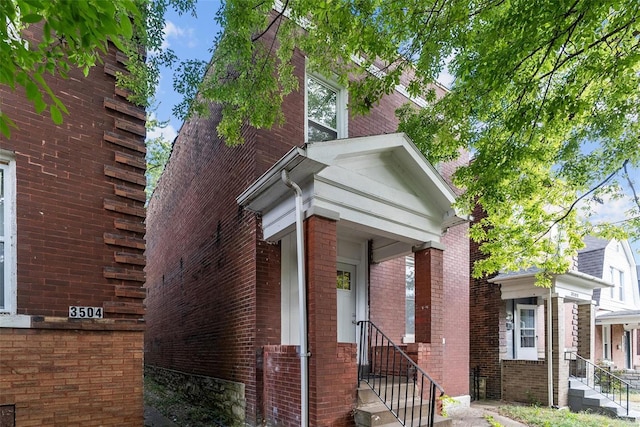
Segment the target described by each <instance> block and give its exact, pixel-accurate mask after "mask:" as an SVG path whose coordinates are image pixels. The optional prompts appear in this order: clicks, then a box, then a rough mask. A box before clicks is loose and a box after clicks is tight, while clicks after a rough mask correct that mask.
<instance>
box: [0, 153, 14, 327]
mask: <svg viewBox="0 0 640 427" xmlns="http://www.w3.org/2000/svg"><path fill="white" fill-rule="evenodd" d="M15 212H16V210H15V162H14V161H13V158H9V157H8V156H7V155H3V152H2V150H0V313H12V314H15V311H16V306H15V305H16V288H15V287H16V284H15V283H16V278H15V266H16V258H15V235H16V232H15V224H16V218H15Z"/></svg>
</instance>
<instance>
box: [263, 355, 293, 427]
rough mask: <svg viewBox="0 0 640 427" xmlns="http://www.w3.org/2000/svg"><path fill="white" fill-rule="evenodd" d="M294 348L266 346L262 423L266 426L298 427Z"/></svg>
mask: <svg viewBox="0 0 640 427" xmlns="http://www.w3.org/2000/svg"><path fill="white" fill-rule="evenodd" d="M297 348H298V347H297V346H265V347H264V349H263V357H264V375H263V378H264V380H263V382H264V384H265V386H264V410H263V413H264V420H266V422H267V424H268V425H277V426H283V427H284V426H287V427H297V426H299V425H300V357H299V356H298V351H297Z"/></svg>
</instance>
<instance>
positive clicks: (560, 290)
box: [489, 269, 613, 303]
mask: <svg viewBox="0 0 640 427" xmlns="http://www.w3.org/2000/svg"><path fill="white" fill-rule="evenodd" d="M537 273H538V270H534V269H532V270H526V271H521V272H515V273H506V274H499V275H498V276H496V277H494V278H492V279H489V282H490V283H497V284H499V285H501V288H500V293H501V296H502V299H503V300H507V299H518V298H531V297H542V298H548V297H549V294H551V296H552V297H561V298H564V299H566V300H568V301H576V302H579V303H590V302H591V301H592V299H593V297H592V295H593V290H594V289H598V288H610V287H612V286H613V285H612V284H611V283H609V282H606V281H604V280H602V279H599V278H597V277H594V276H590V275H588V274H584V273H581V272H579V271H573V270H571V271H568V272H566V273H564V274H557V275H554V276H553V277H552V278H551V289H550V290H549V288H543V287H540V286H536V274H537Z"/></svg>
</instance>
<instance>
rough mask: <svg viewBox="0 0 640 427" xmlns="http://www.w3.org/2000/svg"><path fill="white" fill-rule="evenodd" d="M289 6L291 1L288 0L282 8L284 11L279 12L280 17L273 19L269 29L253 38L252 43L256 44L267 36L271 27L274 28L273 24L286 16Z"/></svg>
mask: <svg viewBox="0 0 640 427" xmlns="http://www.w3.org/2000/svg"><path fill="white" fill-rule="evenodd" d="M288 5H289V0H286V1H285V2H284V6H282V10H281V11H280V12H278V16H276V17H275V18H273V20H272V21H271V22H270V23H269V25H268V26H267V28H265V30H264V31H263V32H261V33H260V34H258V35H257V36H254V37H252V38H251V43H254V42H256V41H257V40H259V39H260V38H261V37H262V36H264V35H265V34H267V32H268V31H269V30H270V29H271V27H273V24H275V23H276V21H278V20H279V19H280V18H282V16H283V15H284V11H285V10H287V6H288Z"/></svg>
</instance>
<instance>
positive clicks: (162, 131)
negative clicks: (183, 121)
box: [147, 125, 178, 142]
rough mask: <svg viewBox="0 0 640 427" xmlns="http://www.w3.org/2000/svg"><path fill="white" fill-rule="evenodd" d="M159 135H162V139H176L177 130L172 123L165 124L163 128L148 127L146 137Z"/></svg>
mask: <svg viewBox="0 0 640 427" xmlns="http://www.w3.org/2000/svg"><path fill="white" fill-rule="evenodd" d="M159 136H162V137H163V138H164V139H166V140H168V141H171V142H173V140H174V139H176V136H178V132H177V131H176V129H175V128H174V127H173V126H172V125H167V126H166V127H164V128H155V129H150V130H149V131H148V132H147V139H154V138H157V137H159Z"/></svg>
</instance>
